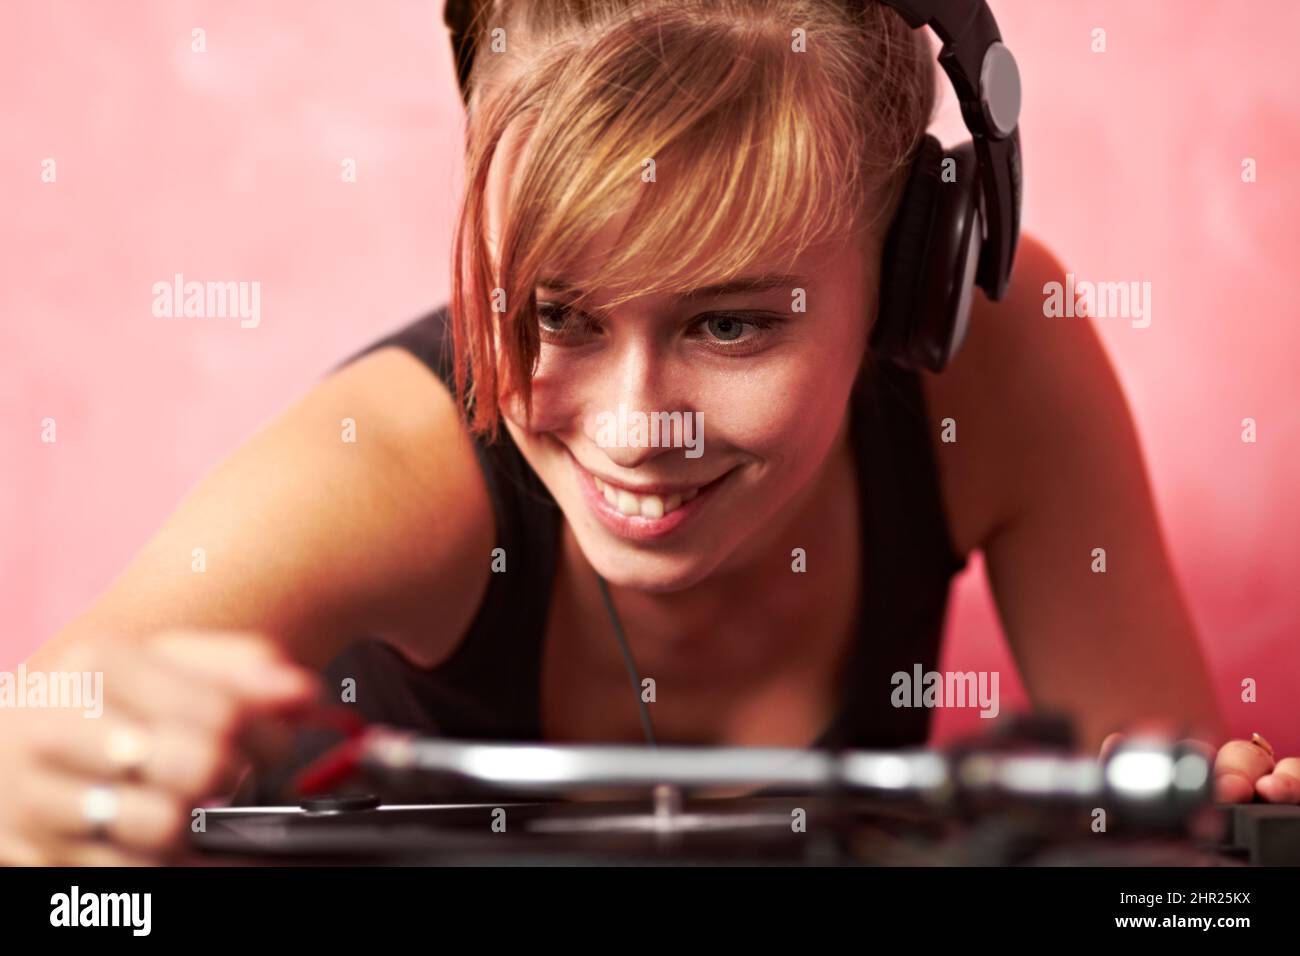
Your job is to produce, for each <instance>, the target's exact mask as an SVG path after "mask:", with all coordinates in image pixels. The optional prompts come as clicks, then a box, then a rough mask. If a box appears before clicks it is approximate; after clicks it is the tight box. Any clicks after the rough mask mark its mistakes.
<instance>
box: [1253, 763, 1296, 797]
mask: <svg viewBox="0 0 1300 956" xmlns="http://www.w3.org/2000/svg"><path fill="white" fill-rule="evenodd" d="M1255 792H1256V793H1258V794H1259V795H1260V796H1261V797H1263V798H1264V799H1265V800H1267V801H1268V802H1269V803H1300V757H1284V758H1283V759H1281V760H1279V761H1278V762H1277V766H1276V767H1274V768H1273V772H1272V773H1268V774H1265V775H1264V776H1262V777H1260V778H1259V779H1258V780H1256V781H1255Z"/></svg>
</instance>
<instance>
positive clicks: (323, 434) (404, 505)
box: [60, 347, 493, 666]
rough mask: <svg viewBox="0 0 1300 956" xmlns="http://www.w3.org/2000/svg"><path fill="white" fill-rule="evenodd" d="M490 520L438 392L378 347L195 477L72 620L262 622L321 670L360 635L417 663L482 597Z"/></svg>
mask: <svg viewBox="0 0 1300 956" xmlns="http://www.w3.org/2000/svg"><path fill="white" fill-rule="evenodd" d="M492 521H493V518H492V510H491V506H490V502H489V500H488V497H487V490H486V486H485V484H484V481H483V477H482V474H481V472H480V470H479V467H478V462H477V458H476V456H475V454H474V449H473V445H472V443H471V441H470V438H469V435H468V433H467V431H466V429H465V427H464V426H463V425H462V423H461V421H460V417H459V415H458V413H457V409H456V407H455V402H454V400H453V398H452V396H451V395H450V393H449V392H448V390H447V388H446V387H445V386H444V385H443V384H442V382H441V381H439V380H438V379H437V377H436V376H434V375H433V374H432V372H430V371H429V369H428V368H427V367H426V366H425V365H424V364H423V363H421V362H420V361H419V360H418V359H417V358H415V357H414V356H413V355H411V354H410V353H409V352H407V351H405V350H403V349H400V348H396V347H386V348H382V349H379V350H376V351H374V352H372V353H370V354H368V355H366V356H363V357H362V358H360V359H358V360H356V361H354V362H352V363H350V364H348V365H346V366H344V367H343V368H341V369H339V370H337V371H336V372H334V373H333V374H331V375H330V376H329V377H327V378H325V379H324V380H322V381H320V382H319V383H317V384H316V385H315V386H314V387H312V388H311V389H310V391H308V392H307V393H306V394H305V395H304V396H303V397H302V398H300V399H299V400H298V401H296V402H295V403H294V404H292V405H291V406H290V407H288V408H287V409H286V410H284V411H283V412H282V413H281V414H279V415H278V416H277V417H276V418H274V419H273V420H272V421H270V422H269V423H268V424H267V425H266V426H265V427H263V428H262V429H260V430H259V431H258V432H257V433H256V434H254V435H253V436H252V437H251V438H250V439H248V440H247V441H246V442H245V443H244V444H242V445H241V446H240V447H238V448H237V449H235V451H234V452H232V453H231V454H230V455H229V456H227V457H226V458H225V459H224V460H223V461H221V462H220V463H219V464H218V465H217V466H216V467H215V468H213V469H212V470H211V471H210V472H209V473H208V474H207V475H205V476H204V477H203V478H202V479H201V480H200V481H199V482H198V483H197V484H196V485H195V486H194V488H193V489H192V490H191V491H190V492H189V493H188V494H187V495H186V496H185V497H184V499H183V500H182V501H181V502H180V504H179V505H178V507H177V508H176V509H175V510H174V511H173V513H172V514H171V515H170V517H169V518H168V519H167V521H166V522H165V524H164V525H163V526H162V528H161V529H160V530H159V531H158V533H157V534H156V535H155V536H154V537H153V539H151V540H150V541H149V542H148V544H147V545H146V546H145V547H144V548H143V549H142V551H141V552H140V553H139V554H138V555H137V556H136V557H135V559H134V560H133V561H132V563H131V564H130V565H129V566H128V567H127V569H126V570H125V571H124V572H123V574H122V575H121V576H119V578H118V580H116V581H115V582H114V583H113V585H112V586H111V587H110V588H109V590H108V591H106V592H105V593H104V594H103V595H102V596H101V597H100V599H99V600H98V601H97V602H96V603H95V605H93V606H92V607H91V609H90V610H88V611H87V612H86V614H84V615H83V616H82V618H79V619H78V621H77V622H74V624H73V625H71V626H70V628H69V630H73V629H77V628H80V629H86V628H90V629H96V630H104V629H111V630H113V631H117V632H123V631H140V630H153V629H159V628H164V627H201V628H207V627H210V628H231V629H248V630H260V631H264V632H268V633H270V634H272V635H273V636H276V637H277V638H278V639H279V640H281V641H282V642H283V644H284V645H285V646H286V649H287V650H289V651H290V652H291V653H292V654H293V655H294V656H295V657H297V658H298V659H300V660H303V661H304V662H308V663H311V664H314V665H317V666H319V665H322V664H324V663H326V662H327V661H328V660H329V659H330V658H331V657H332V656H333V655H334V654H335V653H337V652H338V651H339V650H341V649H342V647H343V646H345V645H346V643H347V642H348V641H350V640H353V639H355V638H356V637H358V636H360V634H361V633H367V634H371V635H373V636H377V637H380V638H382V639H385V640H388V641H390V642H392V643H394V644H395V645H397V646H399V647H401V648H402V650H403V651H404V652H406V653H407V654H408V656H410V657H411V658H412V659H413V660H416V661H417V662H419V663H422V664H425V665H426V666H427V665H430V664H433V663H436V662H437V661H439V660H440V659H442V658H443V657H445V656H446V655H447V654H449V653H450V651H451V650H452V649H453V648H454V646H455V644H456V642H457V641H458V640H459V638H460V637H461V636H462V634H463V633H464V631H465V629H466V627H467V625H468V623H469V622H470V620H471V619H472V617H473V614H474V612H475V610H476V608H477V605H478V603H479V601H480V600H481V598H482V595H483V593H484V590H485V588H486V584H487V574H488V570H489V565H488V554H489V551H490V549H491V544H490V542H491V539H492V535H493V525H492ZM196 547H201V548H202V563H203V565H204V566H203V568H202V570H203V573H202V574H196V573H194V568H192V561H191V555H192V554H193V553H194V549H195V548H196ZM474 556H481V557H482V560H475V559H474ZM65 633H66V632H65ZM60 637H62V635H60Z"/></svg>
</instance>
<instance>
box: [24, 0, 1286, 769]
mask: <svg viewBox="0 0 1300 956" xmlns="http://www.w3.org/2000/svg"><path fill="white" fill-rule="evenodd" d="M995 9H996V12H997V13H998V16H999V18H1000V20H1001V23H1002V26H1003V33H1004V35H1005V36H1006V38H1007V39H1008V42H1009V44H1010V45H1011V46H1012V48H1013V49H1014V50H1015V51H1016V54H1017V56H1018V58H1019V60H1020V63H1021V69H1022V72H1023V75H1024V79H1025V84H1026V93H1025V112H1024V117H1023V129H1024V145H1025V156H1026V170H1027V173H1028V180H1027V194H1026V205H1025V221H1026V224H1027V227H1028V228H1029V229H1030V230H1032V231H1034V232H1036V233H1038V234H1039V235H1041V236H1043V237H1044V238H1045V239H1046V240H1047V241H1048V243H1049V244H1050V245H1051V246H1053V248H1054V249H1055V250H1056V251H1057V252H1058V254H1059V255H1060V256H1061V257H1062V258H1063V260H1064V261H1065V262H1066V263H1067V264H1068V265H1069V266H1070V267H1071V268H1072V269H1074V271H1076V272H1077V273H1079V274H1080V275H1081V276H1082V277H1093V278H1098V279H1134V280H1145V281H1150V282H1151V283H1152V284H1153V294H1152V295H1153V310H1154V311H1153V321H1152V324H1151V327H1150V328H1146V329H1134V328H1132V327H1131V325H1130V324H1129V323H1128V322H1127V321H1125V320H1111V321H1109V322H1102V321H1099V323H1098V324H1099V325H1100V327H1101V334H1102V336H1103V337H1104V340H1105V342H1106V344H1107V346H1108V348H1109V350H1110V352H1111V354H1112V356H1113V358H1114V361H1115V363H1116V365H1117V367H1118V369H1119V373H1120V376H1121V379H1122V380H1123V382H1124V385H1125V387H1126V388H1127V390H1128V394H1129V397H1130V400H1131V402H1132V404H1133V406H1134V409H1135V414H1136V416H1137V419H1138V425H1139V428H1140V430H1141V433H1142V435H1143V437H1144V439H1145V442H1146V449H1147V456H1148V461H1149V464H1150V468H1151V471H1152V476H1153V480H1154V484H1155V487H1156V491H1157V496H1158V499H1159V502H1160V506H1161V510H1162V514H1163V516H1164V520H1165V523H1166V527H1167V531H1168V537H1169V542H1170V545H1171V548H1172V550H1173V553H1174V556H1175V560H1176V563H1177V567H1178V571H1179V574H1180V577H1181V580H1182V582H1183V584H1184V587H1185V588H1186V591H1187V594H1188V597H1189V600H1190V602H1191V605H1192V607H1193V610H1194V613H1195V616H1196V619H1197V621H1198V622H1199V624H1200V626H1201V628H1202V630H1203V633H1204V636H1205V640H1206V643H1207V645H1208V647H1209V650H1210V653H1211V656H1212V660H1213V663H1214V665H1215V668H1216V676H1217V679H1218V683H1219V687H1220V691H1221V694H1222V697H1223V701H1224V704H1225V706H1226V707H1227V709H1228V713H1229V715H1230V718H1231V720H1232V722H1233V726H1234V729H1235V730H1237V731H1238V732H1248V731H1249V730H1251V729H1260V730H1262V731H1264V732H1266V734H1267V735H1269V736H1270V737H1271V738H1273V742H1274V743H1275V744H1276V745H1278V746H1279V747H1284V748H1286V749H1288V750H1289V751H1290V752H1292V753H1297V752H1300V722H1297V721H1296V720H1295V712H1294V709H1290V710H1288V708H1287V706H1286V704H1287V702H1288V701H1293V700H1296V699H1300V648H1298V642H1297V630H1298V624H1300V588H1297V587H1295V580H1296V577H1297V574H1296V568H1297V566H1300V538H1298V537H1297V535H1296V533H1295V532H1296V530H1297V523H1296V520H1295V519H1296V516H1297V507H1296V505H1295V503H1294V499H1293V495H1294V493H1295V491H1296V485H1297V482H1296V469H1295V464H1296V461H1297V457H1298V455H1297V449H1298V448H1300V403H1298V402H1297V401H1296V398H1297V389H1296V387H1295V386H1294V384H1293V382H1294V380H1295V371H1294V365H1295V361H1296V355H1297V353H1298V352H1300V349H1297V346H1300V323H1297V319H1298V318H1300V316H1297V314H1296V313H1297V310H1296V308H1295V306H1294V305H1293V304H1292V303H1291V302H1290V298H1289V281H1290V277H1291V276H1292V275H1293V274H1294V255H1295V240H1296V235H1297V233H1296V228H1295V226H1294V223H1295V222H1297V221H1300V193H1298V192H1297V190H1296V187H1295V184H1294V180H1293V179H1292V177H1293V175H1294V172H1293V166H1294V158H1295V156H1296V155H1297V154H1300V118H1298V112H1297V111H1298V108H1297V106H1296V105H1295V103H1296V95H1297V92H1298V91H1297V83H1296V81H1295V78H1294V63H1293V46H1294V38H1295V36H1297V35H1300V6H1297V5H1296V4H1294V3H1291V2H1288V0H1267V2H1266V0H1256V2H1254V3H1252V4H1251V5H1250V14H1249V16H1246V15H1244V13H1243V10H1242V7H1241V5H1240V4H1236V3H1232V2H1228V0H1218V2H1215V0H1197V2H1196V3H1194V4H1189V3H1185V2H1181V0H1147V2H1144V3H1131V2H1128V0H1091V2H1084V0H1069V2H1065V0H1000V2H997V3H996V4H995ZM127 10H129V11H130V12H129V13H124V12H123V11H127ZM1191 11H1194V16H1189V15H1188V14H1189V13H1190V12H1191ZM1175 13H1177V16H1175ZM195 27H202V28H203V29H204V30H205V31H206V42H207V52H206V53H203V54H197V53H193V52H191V30H192V29H194V28H195ZM1094 27H1102V28H1104V29H1105V30H1106V34H1107V37H1106V39H1107V47H1108V49H1107V52H1105V53H1093V52H1091V51H1090V49H1089V47H1090V44H1091V42H1092V41H1091V36H1090V31H1091V30H1092V29H1093V28H1094ZM0 64H3V65H2V66H0V71H2V72H0V78H2V79H3V82H0V103H2V104H3V115H4V117H5V121H4V128H5V133H4V141H5V149H4V150H3V152H2V153H0V182H2V183H3V186H2V187H0V191H2V194H3V197H4V199H3V215H2V216H0V249H2V251H3V261H4V264H5V275H4V281H3V282H0V316H2V319H0V321H2V322H3V326H2V329H3V333H2V336H0V346H2V347H0V408H2V409H3V414H0V448H3V464H2V465H0V468H2V474H3V481H2V482H0V606H2V607H3V608H4V609H5V623H4V626H3V628H0V668H2V667H8V666H11V665H12V664H13V663H15V662H16V661H17V660H19V659H20V658H21V657H22V656H24V655H25V654H26V653H27V652H28V651H30V650H31V649H32V648H33V647H35V646H36V645H37V644H38V643H39V642H40V641H42V640H43V639H45V638H46V637H48V636H49V635H50V634H51V633H53V632H54V631H56V630H57V629H58V628H59V627H60V626H62V625H63V624H64V623H66V622H67V621H68V620H69V619H71V618H72V617H73V616H74V615H75V614H76V613H77V612H78V611H79V610H80V609H81V608H83V607H84V606H85V605H86V604H87V603H88V602H90V601H91V600H92V598H93V597H94V596H95V595H96V594H97V593H98V592H99V591H101V590H102V589H103V588H104V587H105V586H106V585H107V584H108V583H109V581H110V580H111V579H112V578H113V576H114V575H115V574H116V573H117V572H118V571H119V570H120V569H121V568H122V567H123V565H124V564H125V563H126V562H127V561H128V559H129V558H130V556H131V555H132V554H133V553H134V552H135V550H136V549H137V548H138V547H139V546H140V545H141V544H142V543H143V542H144V541H145V540H146V538H147V537H148V536H149V535H150V533H151V532H152V531H153V530H154V528H155V527H156V526H157V525H158V524H159V522H160V521H161V520H162V519H163V518H164V516H165V515H166V514H167V513H168V511H169V510H170V509H171V508H172V507H173V506H174V505H175V503H176V502H177V500H178V499H179V497H180V496H181V495H182V494H183V493H184V491H185V490H186V489H187V488H188V487H189V486H190V485H191V484H192V483H193V482H195V481H196V480H197V478H198V477H199V476H200V475H201V474H202V473H203V472H204V471H205V470H206V469H208V468H209V467H210V466H211V465H213V464H214V463H215V461H216V460H217V459H219V458H220V457H222V456H223V455H225V454H226V453H228V452H229V451H230V450H231V449H233V448H234V447H235V446H236V445H237V444H239V443H240V442H241V441H242V440H243V439H244V438H246V437H247V436H248V435H249V434H250V433H251V432H252V431H254V430H255V429H256V428H258V427H259V426H260V425H261V424H263V423H264V422H266V421H267V420H268V419H269V418H270V417H272V416H273V415H274V414H276V412H277V411H278V410H279V409H281V408H283V407H284V406H285V404H286V403H288V402H289V401H291V400H292V399H293V398H294V397H296V396H297V395H299V394H301V393H302V392H303V391H305V390H306V389H308V388H309V387H310V386H311V384H312V382H313V381H314V380H315V379H316V378H317V377H318V376H320V375H321V374H323V373H324V371H325V370H326V369H327V368H328V367H329V366H330V365H331V364H332V363H333V362H335V361H336V360H338V359H339V358H341V357H343V356H344V355H345V354H347V353H348V352H349V351H350V350H352V349H354V348H357V347H359V346H360V345H362V344H363V343H365V342H367V341H369V340H371V339H373V338H375V337H377V336H378V335H380V334H381V333H382V332H384V331H386V330H387V329H389V328H392V327H393V326H395V325H397V324H399V323H400V322H403V321H405V320H406V319H407V318H409V317H412V316H414V315H415V314H416V312H417V311H418V310H421V309H423V308H424V307H426V306H428V305H430V304H432V303H437V302H441V301H443V300H444V298H445V295H446V292H447V287H448V281H447V275H448V270H447V259H448V237H449V232H450V220H451V216H452V213H453V210H454V201H455V191H456V183H457V181H458V175H459V157H458V142H459V137H460V123H461V118H460V112H459V101H458V99H457V97H456V93H455V88H454V81H453V78H452V73H451V67H450V62H449V56H448V52H447V50H446V49H445V37H444V33H443V28H442V26H441V10H440V8H439V6H438V4H436V3H434V2H430V0H423V2H414V0H372V2H371V3H367V4H362V5H358V4H355V3H352V2H341V0H313V2H310V3H308V2H288V0H281V2H278V3H275V4H266V3H262V2H258V0H222V2H220V3H216V2H197V0H168V2H165V3H164V2H161V0H154V2H151V3H146V2H140V3H133V4H129V5H126V4H103V3H95V2H89V0H87V2H68V0H64V2H55V0H50V2H42V3H24V4H21V5H19V6H17V7H14V8H13V9H11V10H10V11H8V13H7V16H5V17H4V29H3V30H2V31H0ZM953 119H954V108H953V106H952V104H951V103H949V104H948V107H947V108H946V109H945V120H944V122H943V124H942V126H941V129H942V130H944V131H945V132H946V131H949V130H952V129H953ZM1248 156H1249V157H1254V158H1255V159H1256V160H1257V163H1258V182H1256V183H1254V184H1244V183H1242V181H1241V177H1240V168H1241V166H1240V164H1241V160H1242V158H1243V157H1248ZM47 157H48V158H53V159H54V160H55V163H56V176H57V179H56V181H55V182H54V183H43V182H42V181H41V172H42V161H43V160H44V159H46V158H47ZM346 157H352V158H355V160H356V162H357V182H356V183H355V184H348V183H344V182H342V180H341V176H340V170H341V164H342V162H343V160H344V159H345V158H346ZM176 272H182V273H184V274H185V275H186V276H187V277H188V278H195V279H200V280H209V279H214V280H215V279H221V280H237V281H246V282H253V281H257V282H260V283H261V290H262V291H261V294H262V314H261V324H260V325H259V326H258V327H257V328H255V329H243V328H240V327H239V322H238V320H237V319H195V318H190V319H183V318H181V319H159V318H155V317H154V316H153V315H152V314H151V303H152V301H153V293H152V285H153V283H154V282H156V281H159V280H164V279H168V278H170V277H171V276H172V275H173V274H174V273H176ZM47 416H50V417H53V418H55V419H56V420H57V423H58V424H57V428H58V442H57V443H56V444H54V445H48V444H43V443H42V442H41V441H40V422H41V420H42V419H43V418H45V417H47ZM1247 416H1250V417H1254V418H1255V419H1257V421H1258V423H1259V425H1258V427H1259V440H1258V442H1257V443H1256V444H1254V445H1248V444H1243V443H1242V442H1241V441H1240V436H1239V432H1240V424H1239V423H1240V421H1241V419H1242V418H1244V417H1247ZM1288 581H1290V582H1292V583H1291V585H1290V586H1288V585H1287V582H1288ZM944 666H946V667H954V668H957V667H959V668H962V669H967V668H983V669H992V668H1000V669H1002V670H1003V671H1004V674H1006V673H1007V672H1009V671H1010V669H1011V661H1010V658H1009V657H1008V656H1007V654H1006V651H1005V648H1004V645H1003V643H1002V639H1001V636H1000V634H999V632H998V628H997V624H996V617H995V615H994V612H993V610H992V606H991V604H990V601H989V598H988V595H987V588H986V584H985V581H984V577H983V572H982V569H981V568H980V566H979V564H978V562H975V563H974V565H973V567H972V570H971V571H970V572H969V573H968V574H967V575H966V576H965V577H964V578H963V579H962V580H961V581H960V583H959V585H958V588H957V592H956V602H955V607H954V613H953V617H952V622H951V628H950V638H949V643H948V647H947V651H946V660H945V665H944ZM1245 676H1251V677H1255V678H1256V679H1257V680H1258V681H1259V686H1260V697H1261V699H1260V702H1259V703H1258V704H1255V705H1245V704H1241V703H1239V702H1237V699H1236V691H1235V688H1236V687H1237V685H1238V683H1239V681H1240V680H1241V678H1242V677H1245ZM1152 679H1153V680H1159V679H1160V678H1159V675H1152ZM1006 685H1007V681H1006V680H1005V679H1004V684H1003V686H1004V688H1005V687H1006ZM1016 693H1017V695H1019V693H1020V692H1019V689H1018V688H1017V690H1016ZM1004 706H1005V704H1004ZM974 723H978V719H977V718H975V717H974V715H973V714H970V715H963V716H961V717H954V716H953V715H949V714H943V713H942V712H941V714H940V720H939V734H940V736H945V735H948V734H951V733H953V732H954V731H956V730H959V729H962V726H963V725H970V724H974Z"/></svg>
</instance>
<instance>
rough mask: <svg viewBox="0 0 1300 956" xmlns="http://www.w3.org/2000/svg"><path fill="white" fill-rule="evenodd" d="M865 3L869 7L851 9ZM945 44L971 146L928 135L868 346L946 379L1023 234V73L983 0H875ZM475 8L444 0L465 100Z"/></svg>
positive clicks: (942, 61) (903, 206) (898, 221)
mask: <svg viewBox="0 0 1300 956" xmlns="http://www.w3.org/2000/svg"><path fill="white" fill-rule="evenodd" d="M850 2H857V3H861V2H863V0H850ZM879 2H881V3H884V4H885V5H886V6H889V7H892V8H893V9H894V10H896V11H898V13H899V15H900V16H902V18H903V19H904V21H906V22H907V24H908V26H910V27H911V28H912V29H914V30H917V29H920V28H921V27H923V26H928V27H930V29H932V30H933V31H934V32H935V33H936V34H937V35H938V37H939V39H940V40H942V41H943V47H942V49H941V50H940V52H939V65H940V66H942V67H943V69H944V72H945V73H947V74H948V79H949V80H950V81H951V82H952V85H953V89H955V90H956V92H957V99H958V101H959V102H960V103H961V114H962V119H963V120H964V121H965V123H966V128H967V129H968V130H970V133H971V139H970V140H969V141H967V142H964V143H961V144H960V145H958V146H955V147H954V148H952V149H949V150H945V149H944V148H943V146H942V145H941V144H940V143H939V141H938V140H937V139H935V138H934V137H933V136H931V135H929V134H928V133H927V134H926V135H925V136H924V137H923V138H922V140H921V143H920V145H919V147H918V148H917V152H916V155H915V157H914V159H913V160H912V166H911V170H910V173H909V175H908V179H907V184H906V186H905V187H904V191H903V197H902V200H901V201H900V203H899V206H898V212H897V213H896V214H895V216H894V221H893V223H892V224H891V225H890V227H889V235H888V236H887V237H886V240H885V249H884V256H883V258H882V264H881V282H880V309H879V312H878V314H877V316H876V323H875V326H874V328H873V329H872V331H871V348H872V350H873V351H875V352H876V353H877V354H879V355H880V356H882V357H884V358H887V359H889V360H891V361H893V362H895V363H897V364H898V365H902V366H904V367H906V368H924V369H929V370H930V371H932V372H939V371H942V370H943V368H944V367H945V366H946V365H947V364H948V362H949V361H951V359H952V357H953V356H954V355H956V353H957V350H958V349H959V348H961V344H962V342H963V341H964V340H965V338H966V331H967V328H968V326H969V323H970V308H971V296H972V290H973V288H974V286H975V285H978V286H979V287H980V288H981V289H983V290H984V292H985V293H986V294H987V295H988V297H989V298H990V299H994V300H997V299H1000V298H1002V295H1003V293H1004V292H1006V288H1007V283H1008V282H1009V281H1010V279H1011V266H1012V263H1013V262H1014V260H1015V254H1016V240H1017V239H1018V238H1019V236H1020V194H1021V169H1020V130H1019V128H1018V126H1017V124H1018V122H1019V119H1020V70H1019V68H1018V67H1017V66H1016V60H1015V57H1013V56H1012V55H1011V51H1010V50H1008V49H1007V48H1006V46H1005V45H1004V44H1003V43H1002V34H1001V33H999V32H998V25H997V21H995V20H994V19H993V13H992V12H991V11H990V10H989V8H988V3H987V2H986V0H879ZM473 7H474V4H473V2H472V0H447V4H446V7H445V8H444V11H443V19H444V20H445V22H446V24H447V27H448V29H449V30H450V31H451V45H452V54H453V55H454V56H455V58H456V76H457V80H458V82H459V83H460V89H461V96H462V97H463V98H466V99H468V96H469V88H468V81H469V74H470V68H471V67H472V65H473V62H474V38H473V34H472V31H471V21H472V18H473Z"/></svg>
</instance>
